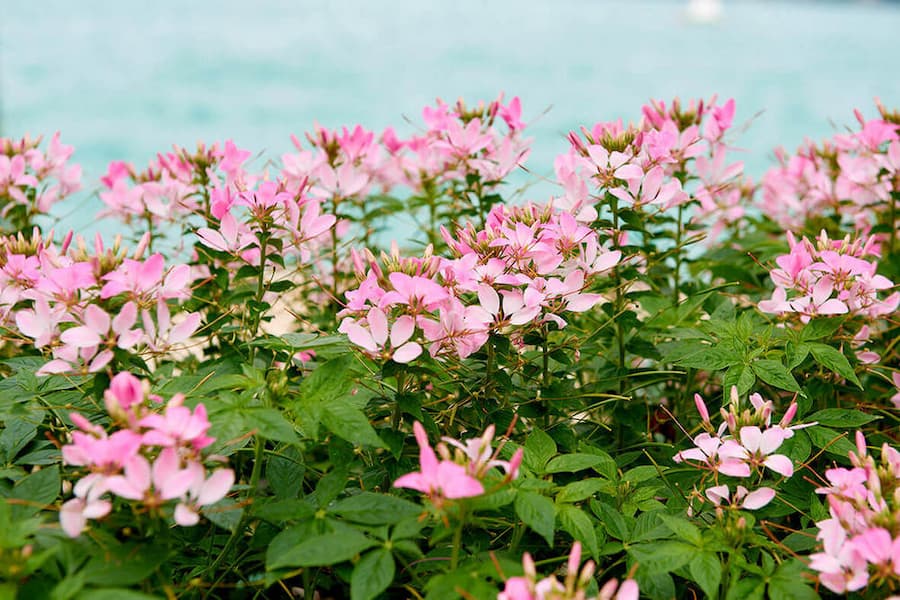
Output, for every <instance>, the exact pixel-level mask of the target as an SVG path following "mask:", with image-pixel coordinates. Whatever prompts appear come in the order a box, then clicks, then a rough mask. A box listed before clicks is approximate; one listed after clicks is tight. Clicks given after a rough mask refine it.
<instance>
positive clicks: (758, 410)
mask: <svg viewBox="0 0 900 600" xmlns="http://www.w3.org/2000/svg"><path fill="white" fill-rule="evenodd" d="M749 400H750V404H751V406H752V407H753V411H751V410H750V409H749V408H743V410H742V403H741V399H740V397H739V396H738V393H737V388H736V387H732V388H731V402H730V403H729V406H728V410H726V409H725V407H722V408H721V409H720V413H721V415H722V419H723V421H722V423H721V424H720V425H719V427H718V429H716V428H714V427H713V425H712V422H711V421H710V418H709V411H708V409H707V408H706V403H705V402H704V401H703V398H701V397H700V395H699V394H695V395H694V402H695V404H696V406H697V411H698V412H699V413H700V417H701V419H702V425H703V427H704V429H706V431H705V432H703V433H701V434H699V435H697V437H695V438H694V440H693V441H694V445H695V447H694V448H689V449H688V450H682V451H681V452H679V453H678V454H676V455H675V456H674V458H673V460H674V461H675V462H678V463H680V462H684V461H690V463H691V464H693V465H694V466H696V467H698V468H700V469H704V470H707V471H709V473H710V474H711V475H712V477H713V479H714V481H715V482H716V483H717V485H715V486H711V487H709V488H707V489H706V491H705V495H706V498H707V499H708V500H710V501H711V502H712V503H713V504H714V505H716V506H719V505H722V504H730V505H731V506H734V507H739V508H745V509H748V510H756V509H759V508H762V507H764V506H766V505H767V504H768V503H769V502H771V501H772V499H773V498H774V497H775V490H774V489H773V488H770V487H767V486H761V487H758V488H757V489H755V490H753V491H749V490H748V489H747V488H746V487H745V486H743V485H738V486H737V488H736V492H735V494H734V496H733V497H732V495H731V492H730V488H729V486H728V485H727V484H719V483H718V478H719V475H727V476H729V477H736V478H741V479H744V480H746V479H747V478H750V477H751V476H753V478H752V480H753V481H756V482H760V481H761V480H762V479H763V477H764V476H765V472H766V471H771V472H773V473H777V474H778V475H781V476H782V477H790V476H792V475H793V474H794V464H793V462H792V461H791V459H790V458H788V457H787V456H785V455H784V454H776V450H778V448H779V447H780V446H781V444H782V443H784V441H785V440H786V439H788V438H790V437H792V436H793V435H794V429H798V428H801V427H808V426H809V424H804V425H795V426H793V427H790V426H789V425H790V422H791V420H792V419H793V418H794V415H796V414H797V404H796V402H792V403H791V405H790V406H789V407H788V409H787V411H786V412H785V414H784V417H782V419H781V421H780V422H779V423H778V424H777V425H772V413H773V405H772V401H771V400H763V398H762V396H760V395H759V394H750V398H749ZM754 475H755V476H754Z"/></svg>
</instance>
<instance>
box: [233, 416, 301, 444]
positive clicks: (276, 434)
mask: <svg viewBox="0 0 900 600" xmlns="http://www.w3.org/2000/svg"><path fill="white" fill-rule="evenodd" d="M240 414H241V417H242V418H243V419H244V424H245V425H246V427H247V429H255V430H257V432H258V433H259V435H261V436H263V437H264V438H266V439H269V440H274V441H276V442H286V443H288V444H291V443H295V442H297V432H296V431H295V430H294V426H293V425H292V424H291V423H290V422H288V420H287V419H285V418H284V415H282V414H281V412H280V411H278V410H277V409H274V408H243V409H241V411H240Z"/></svg>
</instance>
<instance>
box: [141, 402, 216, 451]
mask: <svg viewBox="0 0 900 600" xmlns="http://www.w3.org/2000/svg"><path fill="white" fill-rule="evenodd" d="M182 402H184V396H182V395H181V394H176V395H175V396H173V397H172V399H171V400H169V402H168V404H167V405H166V409H165V411H164V413H163V414H158V413H153V414H149V415H147V416H145V417H144V418H142V419H141V420H140V421H139V425H140V426H141V427H145V428H146V429H147V430H148V431H146V432H145V433H144V434H143V443H144V444H145V445H149V446H163V447H172V446H191V447H193V448H194V449H195V450H201V449H203V448H205V447H207V446H209V445H210V444H212V443H213V442H214V441H215V438H211V437H209V436H207V435H206V432H207V430H209V427H210V423H209V419H207V417H206V407H205V406H204V405H203V404H202V403H201V404H197V406H196V407H195V408H194V410H193V411H191V409H190V408H188V407H186V406H184V405H183V404H182Z"/></svg>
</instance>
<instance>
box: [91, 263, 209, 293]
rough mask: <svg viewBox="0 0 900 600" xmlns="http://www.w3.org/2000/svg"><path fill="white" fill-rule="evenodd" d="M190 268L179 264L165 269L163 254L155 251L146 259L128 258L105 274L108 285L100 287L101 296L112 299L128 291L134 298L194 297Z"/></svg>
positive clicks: (104, 277)
mask: <svg viewBox="0 0 900 600" xmlns="http://www.w3.org/2000/svg"><path fill="white" fill-rule="evenodd" d="M190 272H191V270H190V267H189V266H188V265H176V266H175V267H173V268H172V269H171V270H169V272H168V273H166V272H165V260H164V259H163V257H162V254H158V253H157V254H154V255H152V256H151V257H149V258H148V259H147V260H146V261H139V260H132V259H129V258H126V259H125V260H124V261H123V262H122V264H121V265H120V266H119V267H117V268H116V269H115V270H114V271H111V272H110V273H107V274H106V275H104V276H103V279H104V280H105V281H106V284H105V285H104V286H103V288H102V289H101V290H100V297H101V298H104V299H105V298H111V297H113V296H116V295H118V294H122V293H125V294H127V295H128V296H129V297H130V298H132V299H134V300H146V299H147V298H148V297H150V296H153V297H154V298H163V299H169V298H181V299H185V298H187V297H188V296H190V289H189V284H190Z"/></svg>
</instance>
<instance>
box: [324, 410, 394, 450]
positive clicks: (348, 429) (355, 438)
mask: <svg viewBox="0 0 900 600" xmlns="http://www.w3.org/2000/svg"><path fill="white" fill-rule="evenodd" d="M322 423H323V424H324V425H325V427H327V428H328V429H329V430H330V431H332V432H334V433H335V434H336V435H338V436H339V437H341V438H343V439H345V440H347V441H348V442H350V443H351V444H359V445H362V446H373V447H375V448H386V446H385V444H384V442H383V441H381V438H380V437H378V434H377V433H375V429H374V428H373V427H372V424H371V423H369V418H368V417H367V416H366V415H365V414H364V413H363V411H361V410H359V409H358V408H356V407H354V406H350V405H349V404H341V403H335V404H332V405H331V406H326V407H325V408H324V410H323V412H322Z"/></svg>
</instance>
